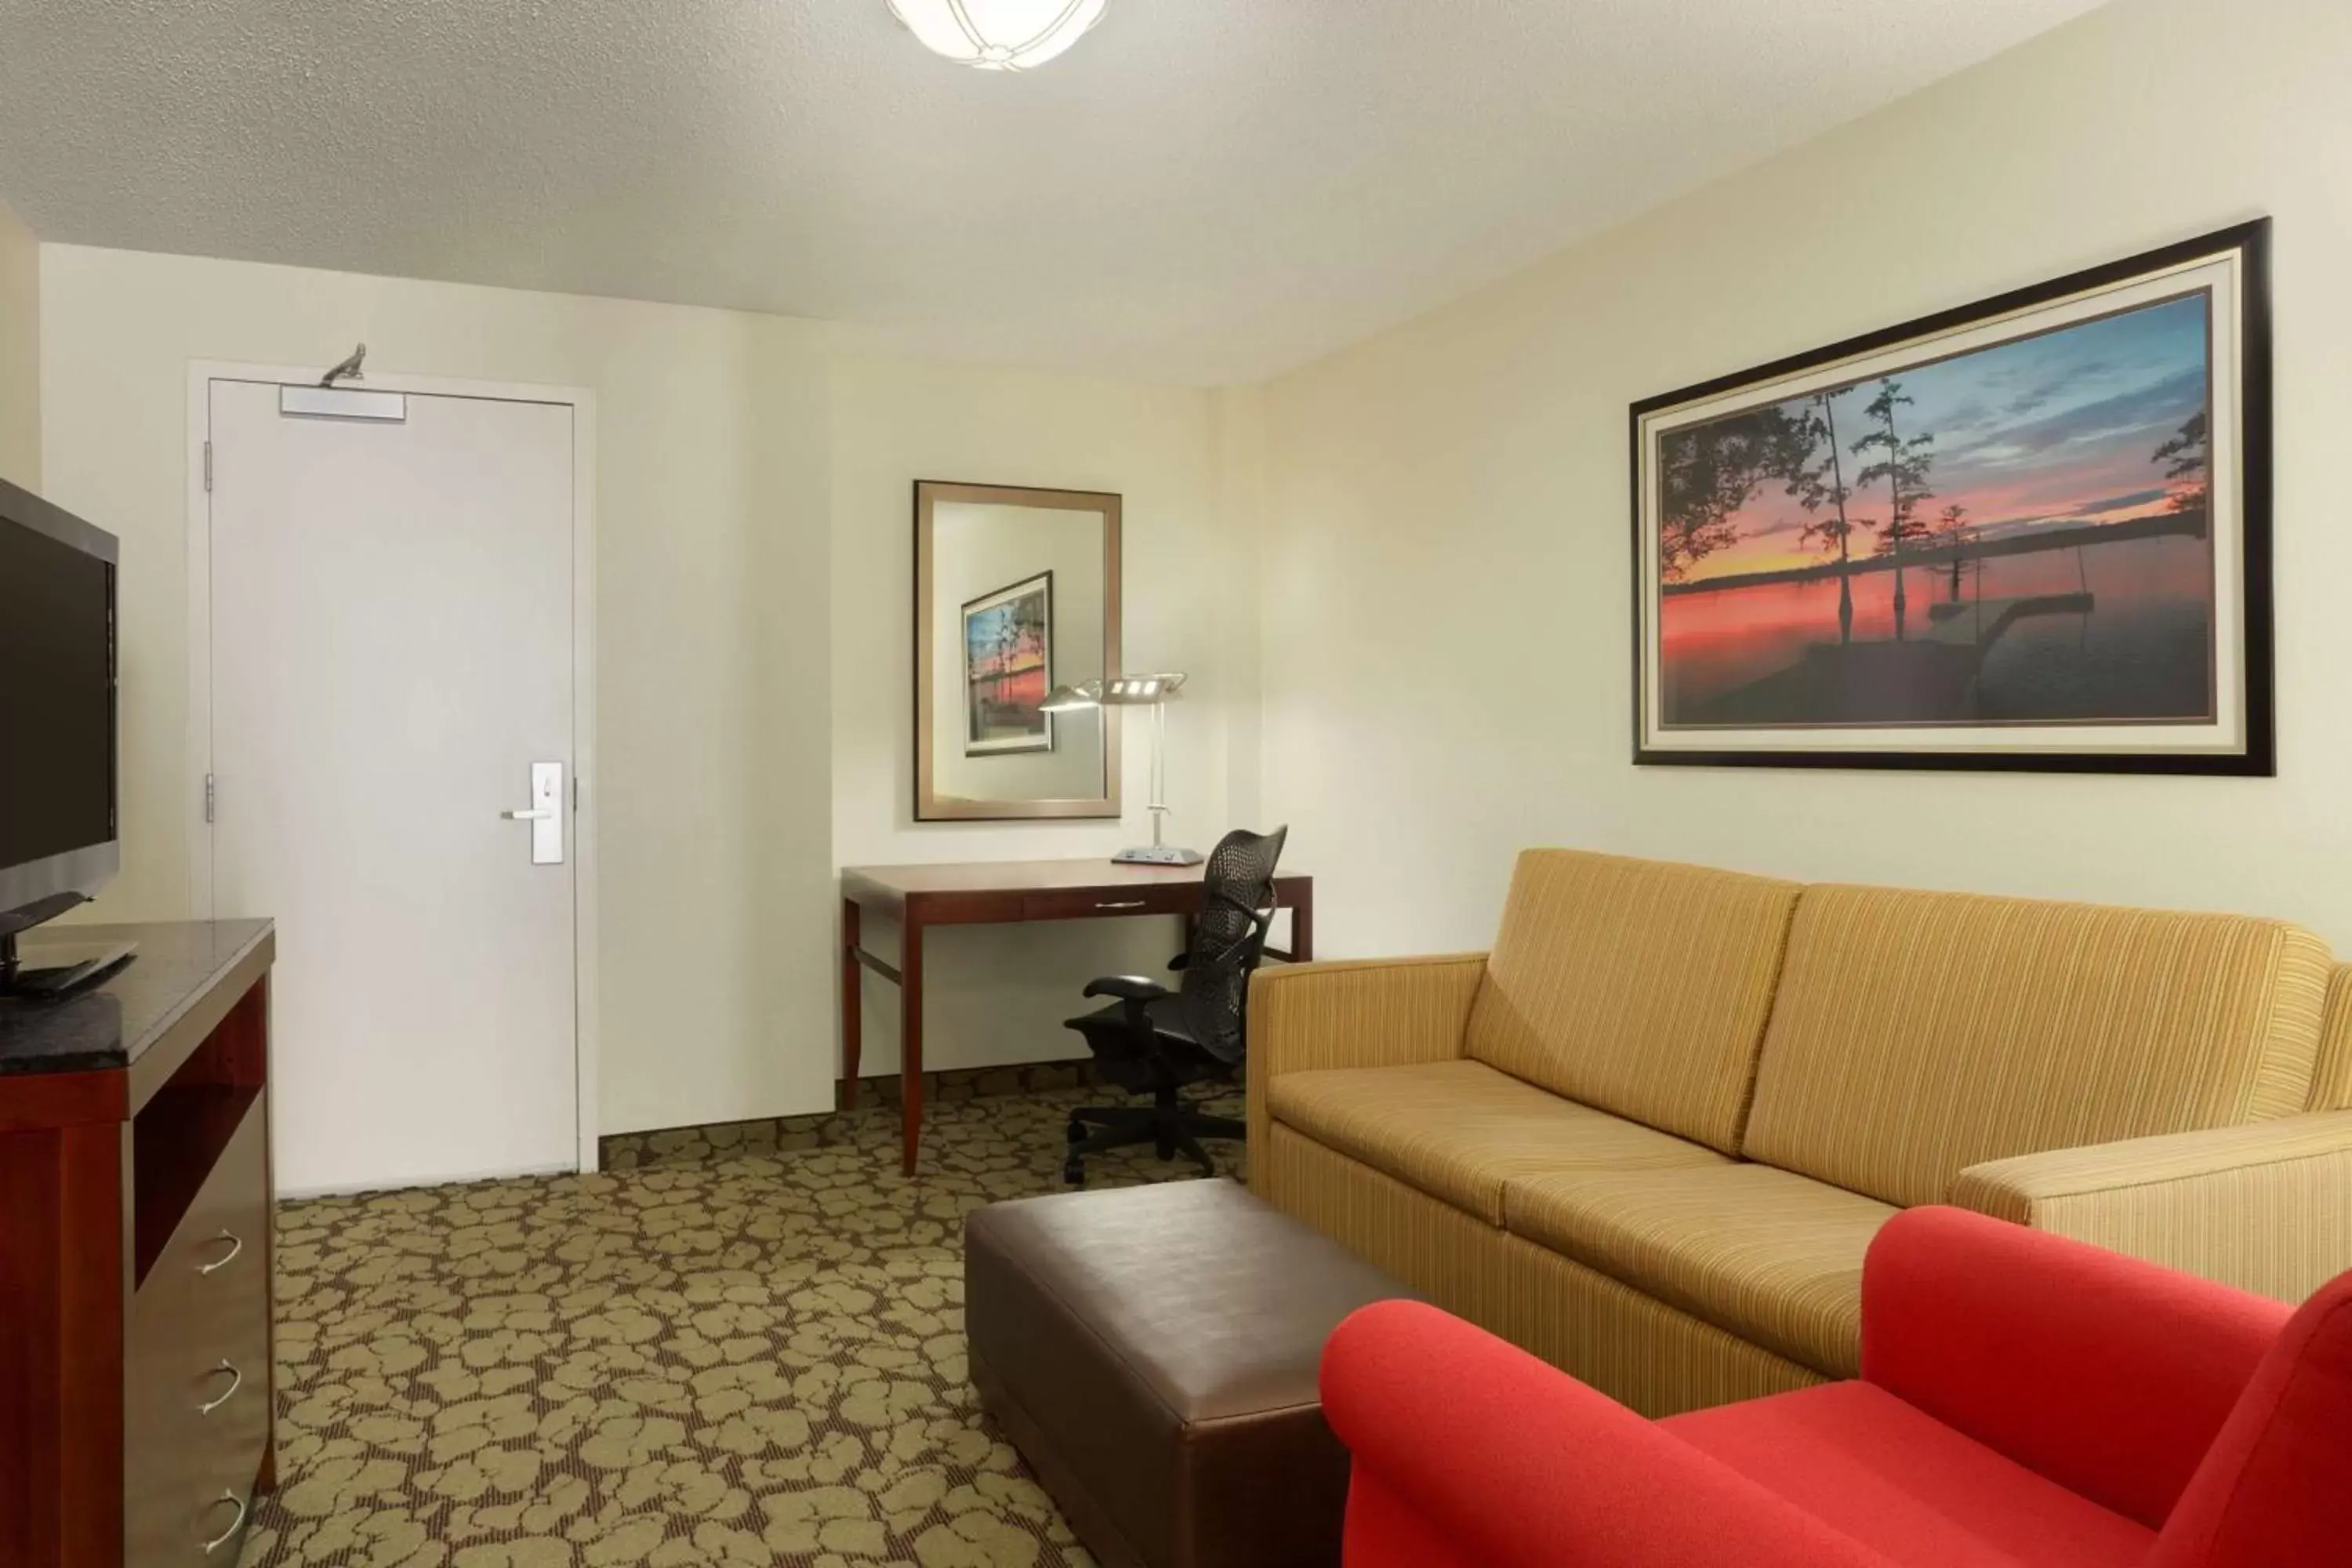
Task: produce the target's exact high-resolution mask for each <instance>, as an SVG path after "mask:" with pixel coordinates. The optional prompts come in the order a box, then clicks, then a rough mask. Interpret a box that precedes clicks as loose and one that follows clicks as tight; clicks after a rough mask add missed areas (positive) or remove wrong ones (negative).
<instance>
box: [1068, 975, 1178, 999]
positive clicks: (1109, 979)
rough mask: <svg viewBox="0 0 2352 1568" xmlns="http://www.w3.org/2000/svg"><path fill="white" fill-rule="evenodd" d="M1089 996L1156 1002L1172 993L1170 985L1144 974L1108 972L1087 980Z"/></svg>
mask: <svg viewBox="0 0 2352 1568" xmlns="http://www.w3.org/2000/svg"><path fill="white" fill-rule="evenodd" d="M1085 994H1087V995H1088V996H1117V997H1119V998H1120V999H1122V1000H1124V1001H1129V1002H1155V1001H1158V1000H1159V999H1160V997H1162V996H1166V995H1168V994H1170V992H1169V990H1168V987H1166V986H1165V985H1162V984H1160V982H1158V981H1157V980H1153V979H1151V978H1150V977H1149V976H1148V975H1142V974H1106V975H1102V976H1101V977H1099V978H1097V979H1094V980H1089V981H1087V989H1086V992H1085Z"/></svg>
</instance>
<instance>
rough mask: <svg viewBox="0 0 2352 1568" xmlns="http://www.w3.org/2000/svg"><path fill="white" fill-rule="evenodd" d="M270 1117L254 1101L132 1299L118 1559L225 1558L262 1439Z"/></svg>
mask: <svg viewBox="0 0 2352 1568" xmlns="http://www.w3.org/2000/svg"><path fill="white" fill-rule="evenodd" d="M269 1223H270V1210H269V1175H268V1116H267V1114H266V1110H265V1107H264V1104H263V1102H262V1101H261V1100H258V1099H257V1100H255V1101H254V1103H253V1104H252V1105H251V1106H249V1107H248V1108H247V1110H246V1113H245V1117H244V1120H243V1121H241V1122H240V1123H239V1124H238V1126H237V1130H236V1132H235V1133H234V1134H233V1135H232V1136H231V1137H230V1139H229V1141H228V1143H227V1145H226V1147H225V1148H224V1149H223V1150H222V1151H221V1155H220V1158H219V1160H218V1161H216V1162H215V1163H214V1165H213V1168H212V1172H211V1173H210V1174H209V1175H207V1176H206V1177H205V1182H204V1184H203V1185H202V1187H201V1188H199V1189H198V1191H197V1194H196V1196H195V1199H194V1202H192V1203H191V1204H190V1205H188V1212H187V1214H186V1215H185V1216H184V1218H183V1219H182V1220H181V1222H180V1225H179V1227H178V1228H177V1229H176V1230H174V1231H173V1233H172V1238H171V1240H170V1241H169V1242H167V1243H165V1244H164V1247H163V1251H162V1253H160V1254H159V1255H158V1256H157V1258H156V1260H155V1266H154V1268H152V1269H150V1270H149V1271H148V1274H147V1279H146V1280H145V1282H144V1283H142V1285H141V1286H140V1288H139V1291H138V1293H137V1294H136V1295H135V1296H133V1297H132V1298H131V1314H130V1318H131V1321H130V1324H129V1337H128V1341H127V1343H126V1344H125V1346H124V1352H123V1415H124V1426H123V1483H124V1484H123V1499H124V1502H123V1533H124V1548H125V1550H124V1553H123V1561H124V1563H126V1564H128V1565H129V1568H181V1565H185V1568H219V1565H224V1564H226V1563H232V1562H234V1561H235V1547H236V1541H235V1539H234V1538H233V1537H231V1538H229V1539H227V1540H226V1541H225V1542H224V1543H223V1544H222V1545H221V1546H219V1547H218V1548H216V1549H215V1551H213V1552H209V1553H207V1552H205V1544H206V1542H213V1541H215V1540H220V1539H222V1538H223V1537H224V1536H225V1535H227V1534H228V1532H229V1531H231V1530H232V1528H233V1527H234V1526H235V1525H236V1523H237V1522H238V1521H239V1520H240V1519H241V1517H242V1513H243V1510H244V1509H245V1508H246V1507H247V1505H248V1503H249V1501H250V1499H251V1494H252V1490H253V1479H254V1473H255V1471H256V1470H257V1469H258V1468H260V1464H261V1455H262V1450H263V1448H264V1447H266V1446H267V1445H268V1436H269V1419H270V1409H269V1404H270V1399H269V1392H270V1390H269V1384H270V1366H269V1351H270V1345H269V1228H268V1227H269Z"/></svg>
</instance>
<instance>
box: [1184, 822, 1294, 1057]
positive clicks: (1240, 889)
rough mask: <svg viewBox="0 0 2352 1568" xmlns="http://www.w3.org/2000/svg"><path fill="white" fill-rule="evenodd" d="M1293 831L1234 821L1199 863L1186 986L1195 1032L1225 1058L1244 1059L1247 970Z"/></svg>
mask: <svg viewBox="0 0 2352 1568" xmlns="http://www.w3.org/2000/svg"><path fill="white" fill-rule="evenodd" d="M1287 837H1290V829H1289V828H1287V827H1277V828H1276V829H1275V830H1274V831H1273V832H1271V833H1250V832H1247V831H1245V830H1244V829H1241V828H1235V829H1234V831H1233V832H1231V833H1228V834H1226V835H1225V836H1224V837H1223V838H1221V839H1219V840H1218V841H1217V847H1215V848H1214V849H1212V850H1211V851H1209V861H1208V864H1207V865H1206V866H1204V867H1202V875H1201V913H1200V917H1199V918H1198V919H1196V920H1195V921H1193V922H1192V943H1191V945H1190V946H1189V947H1187V948H1186V949H1185V954H1184V979H1183V984H1182V986H1181V994H1182V995H1183V998H1184V1014H1185V1018H1186V1021H1187V1022H1189V1023H1190V1024H1191V1025H1192V1037H1193V1038H1194V1039H1196V1040H1198V1041H1200V1043H1201V1048H1202V1049H1203V1050H1205V1051H1207V1052H1208V1053H1209V1054H1210V1055H1211V1056H1213V1057H1215V1058H1217V1059H1218V1060H1220V1061H1223V1062H1237V1061H1240V1060H1241V1059H1242V1053H1243V1050H1244V1043H1243V1042H1244V1031H1243V1028H1242V1007H1243V1005H1244V1001H1245V1000H1246V998H1247V997H1248V994H1249V977H1250V972H1251V971H1252V970H1254V969H1255V968H1256V967H1257V963H1258V960H1259V958H1260V957H1262V956H1263V955H1264V954H1265V932H1266V928H1267V927H1268V926H1269V925H1271V924H1272V923H1273V921H1274V868H1275V864H1276V862H1277V861H1279V860H1280V859H1281V858H1282V843H1283V840H1284V839H1286V838H1287Z"/></svg>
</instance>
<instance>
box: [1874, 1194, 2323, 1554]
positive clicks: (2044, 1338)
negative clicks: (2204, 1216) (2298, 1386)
mask: <svg viewBox="0 0 2352 1568" xmlns="http://www.w3.org/2000/svg"><path fill="white" fill-rule="evenodd" d="M2287 1316H2288V1309H2287V1308H2286V1307H2284V1306H2283V1305H2281V1304H2280V1303H2278V1302H2276V1301H2272V1300H2265V1299H2263V1297H2260V1296H2255V1295H2251V1294H2249V1293H2247V1292H2245V1291H2243V1290H2233V1289H2230V1288H2229V1287H2227V1286H2225V1285H2216V1284H2214V1283H2212V1282H2211V1281H2210V1280H2206V1279H2195V1278H2192V1277H2191V1276H2189V1275H2187V1274H2182V1273H2179V1272H2178V1271H2176V1270H2173V1269H2169V1268H2159V1267H2158V1266H2157V1265H2155V1264H2152V1263H2146V1262H2142V1261H2141V1260H2140V1259H2138V1258H2126V1257H2124V1256H2122V1255H2121V1254H2119V1253H2116V1252H2110V1251H2108V1250H2106V1249H2105V1248H2103V1247H2089V1246H2085V1245H2084V1244H2083V1243H2081V1242H2078V1241H2071V1240H2068V1239H2067V1238H2065V1237H2057V1236H2048V1235H2043V1234H2041V1233H2039V1232H2035V1231H2032V1230H2028V1229H2025V1228H2024V1227H2023V1226H2016V1225H2011V1224H2007V1223H2005V1222H2002V1221H2000V1220H1995V1219H1990V1218H1987V1217H1986V1216H1985V1215H1978V1214H1970V1213H1969V1212H1968V1211H1967V1210H1965V1209H1957V1208H1942V1207H1928V1208H1916V1209H1910V1210H1906V1212H1904V1213H1902V1214H1899V1215H1895V1217H1894V1218H1893V1219H1891V1220H1889V1221H1887V1222H1886V1224H1885V1226H1881V1227H1880V1229H1879V1233H1878V1236H1877V1237H1876V1239H1875V1240H1874V1241H1873V1242H1872V1243H1871V1247H1870V1254H1869V1257H1868V1258H1866V1259H1865V1260H1864V1265H1863V1271H1862V1375H1863V1380H1864V1382H1866V1383H1871V1384H1876V1385H1877V1386H1879V1387H1880V1388H1883V1389H1885V1390H1886V1391H1887V1392H1888V1393H1889V1394H1894V1395H1895V1397H1896V1398H1898V1399H1900V1400H1902V1401H1903V1402H1904V1403H1905V1404H1906V1405H1911V1406H1912V1407H1913V1408H1915V1409H1916V1410H1919V1411H1921V1412H1923V1413H1924V1414H1926V1415H1931V1416H1933V1417H1934V1418H1935V1419H1936V1420H1937V1421H1939V1422H1941V1423H1942V1424H1943V1425H1945V1426H1949V1427H1951V1428H1952V1429H1953V1430H1955V1431H1958V1432H1960V1433H1962V1434H1965V1435H1966V1436H1970V1437H1973V1438H1975V1439H1976V1440H1977V1441H1978V1442H1979V1443H1982V1444H1983V1445H1985V1446H1986V1447H1989V1448H1991V1449H1993V1450H1994V1451H1995V1452H1997V1453H2000V1454H2005V1455H2007V1456H2008V1457H2009V1458H2011V1459H2014V1460H2015V1461H2017V1462H2018V1463H2019V1464H2021V1465H2023V1466H2025V1467H2026V1468H2028V1469H2032V1470H2035V1471H2038V1472H2040V1473H2041V1474H2042V1475H2045V1476H2047V1477H2049V1478H2050V1479H2053V1480H2054V1481H2056V1482H2058V1483H2059V1484H2060V1485H2062V1486H2063V1487H2065V1488H2066V1489H2069V1490H2070V1491H2074V1492H2077V1493H2080V1494H2081V1495H2082V1496H2084V1497H2087V1498H2089V1499H2090V1500H2093V1501H2094V1502H2096V1503H2098V1504H2100V1505H2101V1506H2103V1507H2105V1508H2108V1509H2112V1510H2115V1511H2116V1512H2118V1513H2121V1514H2124V1515H2126V1517H2128V1518H2132V1519H2136V1520H2137V1521H2140V1522H2141V1523H2142V1524H2145V1525H2147V1526H2148V1527H2149V1528H2151V1529H2153V1528H2156V1527H2158V1526H2160V1525H2161V1524H2162V1523H2163V1522H2164V1520H2165V1517H2166V1515H2167V1514H2168V1513H2169V1512H2170V1510H2171V1508H2172V1505H2173V1503H2174V1501H2175V1500H2178V1499H2179V1496H2180V1492H2181V1489H2182V1488H2184V1487H2186V1486H2187V1485H2188V1483H2189V1477H2190V1475H2192V1474H2193V1473H2194V1472H2195V1470H2196V1468H2197V1466H2198V1464H2199V1462H2200V1460H2201V1459H2202V1458H2204V1456H2205V1453H2206V1451H2207V1450H2208V1449H2209V1448H2210V1447H2212V1443H2213V1439H2214V1436H2215V1434H2217V1433H2218V1432H2220V1431H2221V1424H2222V1422H2223V1421H2224V1420H2226V1419H2227V1418H2228V1416H2229V1415H2230V1412H2231V1409H2233V1408H2234V1407H2235V1406H2236V1405H2237V1402H2238V1399H2239V1397H2240V1396H2241V1395H2242V1394H2243V1393H2244V1392H2245V1389H2246V1384H2247V1383H2248V1381H2249V1380H2250V1379H2251V1378H2252V1376H2253V1373H2254V1368H2255V1367H2256V1366H2257V1365H2258V1364H2259V1363H2261V1361H2262V1359H2263V1355H2264V1354H2266V1353H2267V1352H2269V1350H2270V1347H2271V1346H2272V1344H2273V1342H2276V1340H2277V1338H2278V1334H2279V1330H2280V1329H2281V1327H2283V1326H2284V1323H2285V1321H2286V1319H2287Z"/></svg>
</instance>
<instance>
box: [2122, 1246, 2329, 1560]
mask: <svg viewBox="0 0 2352 1568" xmlns="http://www.w3.org/2000/svg"><path fill="white" fill-rule="evenodd" d="M2347 1561H2352V1274H2344V1275H2339V1276H2337V1277H2336V1279H2334V1280H2332V1281H2330V1282H2329V1283H2328V1284H2326V1285H2324V1286H2322V1287H2321V1288H2320V1289H2319V1292H2318V1294H2316V1295H2315V1296H2313V1297H2312V1298H2311V1300H2308V1301H2306V1302H2305V1303H2304V1304H2303V1307H2302V1308H2301V1310H2298V1311H2297V1312H2296V1313H2295V1315H2294V1317H2293V1318H2292V1319H2290V1320H2288V1322H2287V1325H2286V1330H2285V1331H2284V1333H2282V1334H2280V1335H2279V1337H2278V1342H2277V1343H2275V1344H2273V1346H2272V1347H2271V1352H2270V1353H2269V1354H2268V1355H2267V1356H2265V1357H2264V1358H2263V1363H2262V1364H2261V1365H2260V1366H2259V1367H2257V1368H2256V1369H2255V1372H2254V1376H2253V1381H2252V1383H2251V1384H2248V1385H2247V1387H2246V1392H2245V1394H2243V1395H2242V1396H2241V1397H2240V1399H2239V1400H2238V1406H2237V1408H2236V1409H2235V1410H2233V1411H2231V1413H2230V1418H2229V1420H2228V1421H2226V1422H2224V1423H2223V1424H2222V1426H2221V1436H2219V1437H2217V1438H2216V1439H2215V1440H2214V1442H2213V1446H2212V1447H2211V1448H2210V1449H2209V1450H2207V1452H2206V1455H2205V1462H2204V1463H2203V1464H2202V1465H2200V1466H2199V1467H2198V1469H2197V1474H2196V1476H2195V1477H2194V1478H2193V1479H2191V1480H2190V1481H2189V1489H2188V1490H2186V1491H2184V1492H2183V1493H2181V1496H2180V1501H2179V1504H2178V1505H2177V1506H2176V1507H2175V1508H2174V1509H2173V1510H2172V1515H2171V1517H2170V1518H2168V1520H2166V1521H2165V1524H2164V1531H2163V1532H2162V1533H2161V1534H2160V1535H2159V1536H2158V1538H2157V1543H2156V1550H2155V1552H2152V1553H2150V1554H2149V1556H2148V1559H2147V1568H2333V1565H2335V1564H2339V1563H2345V1562H2347Z"/></svg>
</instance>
